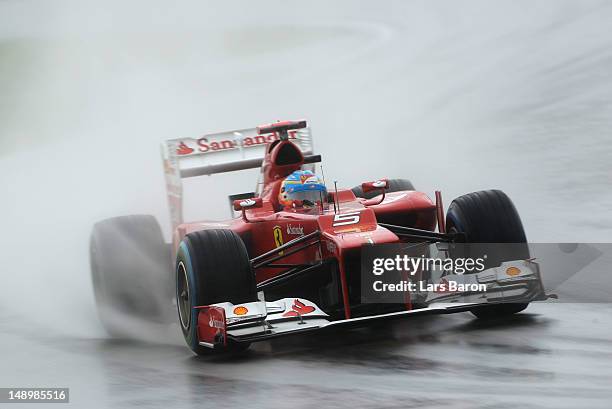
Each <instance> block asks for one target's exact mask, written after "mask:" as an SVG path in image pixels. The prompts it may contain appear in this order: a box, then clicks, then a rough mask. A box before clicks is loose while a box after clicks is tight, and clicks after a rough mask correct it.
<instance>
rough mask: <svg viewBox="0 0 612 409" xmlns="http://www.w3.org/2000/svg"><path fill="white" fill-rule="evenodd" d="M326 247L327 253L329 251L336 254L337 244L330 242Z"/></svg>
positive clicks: (326, 243)
mask: <svg viewBox="0 0 612 409" xmlns="http://www.w3.org/2000/svg"><path fill="white" fill-rule="evenodd" d="M325 246H326V247H327V251H329V252H330V253H332V254H336V243H334V242H333V241H329V240H328V241H326V242H325Z"/></svg>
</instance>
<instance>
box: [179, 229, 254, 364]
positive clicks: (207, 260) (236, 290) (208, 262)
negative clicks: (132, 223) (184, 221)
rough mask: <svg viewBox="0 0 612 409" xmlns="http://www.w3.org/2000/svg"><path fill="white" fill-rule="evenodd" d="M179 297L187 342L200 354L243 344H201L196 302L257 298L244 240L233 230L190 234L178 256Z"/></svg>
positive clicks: (241, 300) (180, 313) (233, 349)
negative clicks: (220, 345)
mask: <svg viewBox="0 0 612 409" xmlns="http://www.w3.org/2000/svg"><path fill="white" fill-rule="evenodd" d="M175 271H176V300H177V309H178V316H179V323H180V325H181V329H182V331H183V336H184V337H185V341H186V342H187V345H189V347H190V348H191V350H192V351H193V352H195V353H196V354H198V355H204V354H210V353H218V352H236V351H240V350H243V349H246V348H248V345H244V344H228V349H227V350H225V351H220V350H218V349H214V350H213V349H210V348H207V347H203V346H201V345H199V342H198V335H197V320H198V310H197V309H194V307H196V306H201V305H210V304H215V303H219V302H231V303H232V304H241V303H247V302H253V301H257V289H256V284H255V276H254V274H253V270H252V268H251V263H250V260H249V255H248V253H247V250H246V247H245V245H244V242H243V241H242V239H241V238H240V236H238V235H237V234H236V233H235V232H233V231H231V230H221V229H215V230H202V231H197V232H193V233H190V234H188V235H187V236H186V237H185V238H184V239H183V241H182V242H181V244H180V246H179V249H178V252H177V257H176V270H175Z"/></svg>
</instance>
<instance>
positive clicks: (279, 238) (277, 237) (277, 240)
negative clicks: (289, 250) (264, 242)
mask: <svg viewBox="0 0 612 409" xmlns="http://www.w3.org/2000/svg"><path fill="white" fill-rule="evenodd" d="M273 233H274V244H275V245H276V247H280V246H282V245H283V230H282V229H281V227H280V226H274V230H273ZM278 254H280V255H281V256H282V255H283V252H282V251H279V252H278Z"/></svg>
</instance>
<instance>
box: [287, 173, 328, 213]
mask: <svg viewBox="0 0 612 409" xmlns="http://www.w3.org/2000/svg"><path fill="white" fill-rule="evenodd" d="M326 201H327V189H326V188H325V184H323V182H322V181H321V179H319V177H318V176H317V175H315V174H314V173H313V172H311V171H310V170H296V171H295V172H293V173H292V174H290V175H289V176H287V177H286V178H285V180H283V182H282V183H281V188H280V192H279V194H278V202H279V203H280V204H281V206H283V207H284V208H292V209H300V208H305V209H310V208H314V207H315V206H316V205H317V203H321V204H324V203H325V202H326Z"/></svg>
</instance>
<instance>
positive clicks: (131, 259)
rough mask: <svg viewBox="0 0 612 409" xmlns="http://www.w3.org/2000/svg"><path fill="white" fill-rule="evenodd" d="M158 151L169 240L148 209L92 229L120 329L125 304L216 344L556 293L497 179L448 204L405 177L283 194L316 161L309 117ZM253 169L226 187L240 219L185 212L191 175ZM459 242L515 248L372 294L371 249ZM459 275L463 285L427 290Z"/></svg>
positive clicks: (486, 309) (235, 345)
mask: <svg viewBox="0 0 612 409" xmlns="http://www.w3.org/2000/svg"><path fill="white" fill-rule="evenodd" d="M163 159H164V171H165V176H166V184H167V195H168V203H169V208H170V219H171V223H172V232H173V234H172V243H170V244H168V243H166V242H164V239H163V236H162V232H161V229H160V226H159V224H158V222H157V221H156V220H155V218H154V217H152V216H144V215H132V216H122V217H116V218H112V219H108V220H104V221H101V222H99V223H97V224H96V225H95V226H94V229H93V232H92V236H91V242H90V243H91V246H90V255H91V273H92V280H93V287H94V293H95V296H96V301H97V306H98V312H99V316H100V318H101V321H102V323H103V324H104V326H105V328H106V329H107V331H108V332H109V333H110V334H111V335H115V336H123V335H125V334H126V333H129V331H130V328H129V327H130V325H129V320H128V321H127V322H128V325H127V327H126V325H125V322H126V320H124V319H122V318H123V317H132V318H134V317H135V318H139V319H144V320H147V321H152V322H158V323H161V324H164V323H168V322H174V323H177V324H178V325H179V326H180V328H181V330H182V333H183V335H184V338H185V341H186V342H187V344H188V346H189V347H190V348H191V350H192V351H193V352H195V353H196V354H210V353H219V352H232V351H239V350H244V349H245V348H246V347H248V346H249V345H250V344H251V343H252V342H255V341H261V340H266V339H270V338H273V337H279V336H284V335H288V334H296V333H302V332H306V331H316V330H323V329H327V328H336V327H340V326H353V325H366V324H367V323H369V322H370V321H373V320H380V319H389V318H399V317H408V316H413V315H422V314H446V313H453V312H461V311H471V312H472V313H474V314H475V315H476V316H477V317H480V318H482V317H486V318H490V317H501V316H506V315H510V314H514V313H517V312H519V311H522V310H523V309H525V308H526V307H527V304H528V303H530V302H532V301H535V300H544V299H546V297H547V296H546V294H545V292H544V288H543V285H542V280H541V277H540V272H539V268H538V264H537V263H535V262H534V260H533V259H530V257H529V250H528V247H527V244H526V237H525V232H524V230H523V226H522V223H521V220H520V218H519V215H518V213H517V211H516V209H515V207H514V205H513V204H512V202H511V200H510V199H509V198H508V196H506V195H505V194H504V193H503V192H501V191H499V190H489V191H480V192H474V193H469V194H467V195H464V196H461V197H459V198H456V199H455V200H453V201H452V203H451V204H450V206H449V208H448V211H447V213H446V216H444V208H443V205H442V197H441V193H440V192H439V191H436V192H435V200H433V201H432V200H431V199H430V198H429V197H428V196H427V195H426V194H425V193H422V192H419V191H416V190H415V189H414V187H413V186H412V184H411V183H410V182H409V181H408V180H405V179H392V180H387V179H380V180H375V181H373V182H365V183H363V184H361V185H360V186H356V187H354V188H352V189H340V188H337V187H334V188H333V189H332V188H330V189H329V190H327V189H326V190H318V196H315V197H314V198H313V200H312V202H311V203H309V204H310V206H304V207H301V205H302V204H303V203H301V202H299V201H298V202H299V203H298V204H299V205H300V206H295V203H294V207H289V208H288V207H283V206H282V205H281V204H280V203H279V194H281V193H282V192H281V190H282V189H284V187H283V186H284V185H283V181H285V180H286V179H287V178H288V176H289V175H291V174H293V173H294V172H296V171H304V170H314V169H316V164H317V163H319V162H320V161H321V156H320V155H315V154H314V152H313V145H312V137H311V132H310V129H309V128H308V126H307V123H306V121H284V122H277V123H272V124H269V125H264V126H260V127H258V128H254V129H242V130H237V131H230V132H224V133H218V134H211V135H205V136H204V137H201V138H199V139H186V138H182V139H174V140H169V141H167V142H166V143H165V144H164V145H163ZM252 168H261V174H260V179H259V181H258V183H257V188H256V189H255V191H254V192H249V193H242V194H237V195H232V196H230V198H229V199H230V209H231V212H232V218H231V219H229V220H226V221H215V222H206V221H204V222H184V221H183V187H182V179H183V178H190V177H197V176H200V175H212V174H216V173H222V172H231V171H238V170H243V169H252ZM461 243H514V247H513V250H512V254H511V256H508V257H505V258H504V259H500V258H496V259H495V258H494V259H489V260H488V262H487V263H488V264H487V265H486V266H485V267H486V268H484V269H481V270H480V271H477V272H474V273H469V274H468V273H465V274H458V273H457V272H456V271H442V270H440V269H436V268H433V269H420V270H419V271H418V273H417V274H413V275H411V277H410V280H411V281H413V282H419V284H420V286H419V287H418V288H416V289H414V290H413V291H407V292H404V293H403V299H402V301H401V302H397V300H396V301H394V302H369V301H368V300H366V299H365V298H364V296H363V291H362V290H363V282H364V277H365V276H364V274H365V273H368V272H367V271H366V272H365V273H364V271H362V270H364V268H363V260H362V256H363V252H364V251H365V250H366V249H367V250H368V251H370V250H372V249H373V248H374V249H375V248H377V246H380V245H391V244H393V245H402V246H419V245H420V246H427V247H428V248H429V249H430V250H427V252H428V253H427V254H428V255H430V254H431V252H433V251H435V252H438V253H440V254H444V255H445V256H446V257H447V258H449V259H453V258H457V257H458V255H457V252H454V250H453V249H454V247H453V246H455V245H458V244H461ZM383 247H384V246H383ZM366 270H367V268H366ZM410 280H409V281H410ZM450 280H455V281H459V282H461V283H463V284H464V286H463V287H459V290H453V291H435V290H433V291H432V290H431V288H432V287H431V284H436V283H437V284H436V285H438V287H437V288H440V287H439V284H440V283H442V282H446V283H448V282H449V281H450ZM423 284H426V285H423ZM470 285H479V286H481V287H484V288H485V289H486V291H484V292H474V291H473V290H472V289H471V287H470ZM434 288H436V287H434ZM177 312H178V317H177ZM177 318H178V319H177Z"/></svg>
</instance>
